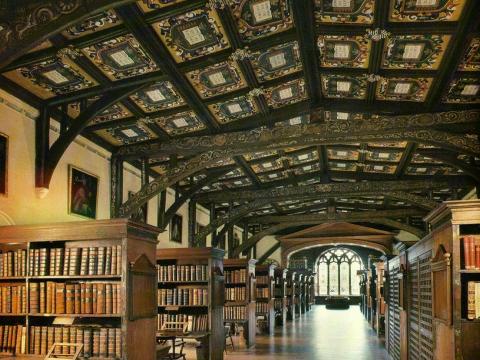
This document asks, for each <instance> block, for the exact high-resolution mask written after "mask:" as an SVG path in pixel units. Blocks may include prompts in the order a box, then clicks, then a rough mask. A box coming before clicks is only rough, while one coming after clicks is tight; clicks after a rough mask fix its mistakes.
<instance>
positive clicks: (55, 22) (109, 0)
mask: <svg viewBox="0 0 480 360" xmlns="http://www.w3.org/2000/svg"><path fill="white" fill-rule="evenodd" d="M133 2H134V0H73V1H51V0H42V1H30V0H15V1H2V3H1V4H0V24H1V26H2V28H1V30H0V43H1V44H2V46H1V47H0V68H3V67H5V66H6V65H8V64H9V63H11V62H12V61H13V60H15V59H18V58H19V57H20V56H22V55H23V54H26V53H27V52H28V51H30V50H31V49H33V48H34V47H36V46H38V45H40V44H41V43H42V42H44V41H45V40H47V39H48V38H49V37H51V36H53V35H55V34H58V33H60V32H61V31H63V30H64V29H66V28H67V27H68V26H71V25H73V24H75V23H78V22H81V21H82V20H85V19H86V18H87V17H89V16H91V15H93V14H95V13H98V12H100V11H104V10H108V9H111V8H113V7H116V6H119V5H123V4H128V3H133Z"/></svg>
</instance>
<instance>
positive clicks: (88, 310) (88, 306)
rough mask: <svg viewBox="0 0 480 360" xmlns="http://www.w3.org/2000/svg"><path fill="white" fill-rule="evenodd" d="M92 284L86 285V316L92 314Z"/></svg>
mask: <svg viewBox="0 0 480 360" xmlns="http://www.w3.org/2000/svg"><path fill="white" fill-rule="evenodd" d="M92 310H93V307H92V284H91V283H86V284H85V314H92Z"/></svg>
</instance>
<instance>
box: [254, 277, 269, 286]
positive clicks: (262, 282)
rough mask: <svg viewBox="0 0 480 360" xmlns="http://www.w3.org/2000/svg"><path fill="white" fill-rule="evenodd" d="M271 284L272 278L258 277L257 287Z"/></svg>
mask: <svg viewBox="0 0 480 360" xmlns="http://www.w3.org/2000/svg"><path fill="white" fill-rule="evenodd" d="M268 284H270V276H268V275H261V276H257V285H268Z"/></svg>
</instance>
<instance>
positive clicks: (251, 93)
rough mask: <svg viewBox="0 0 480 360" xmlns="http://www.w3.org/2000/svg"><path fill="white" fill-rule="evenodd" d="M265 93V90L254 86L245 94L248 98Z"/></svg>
mask: <svg viewBox="0 0 480 360" xmlns="http://www.w3.org/2000/svg"><path fill="white" fill-rule="evenodd" d="M263 94H265V90H264V89H262V88H255V89H252V90H250V91H249V92H248V94H247V96H248V97H249V98H250V99H254V98H255V97H257V96H260V95H263Z"/></svg>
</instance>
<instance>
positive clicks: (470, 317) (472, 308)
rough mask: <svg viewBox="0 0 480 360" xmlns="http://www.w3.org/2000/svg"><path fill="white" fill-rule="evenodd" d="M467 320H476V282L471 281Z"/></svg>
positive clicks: (468, 286) (468, 287)
mask: <svg viewBox="0 0 480 360" xmlns="http://www.w3.org/2000/svg"><path fill="white" fill-rule="evenodd" d="M467 291H468V295H467V296H468V297H467V304H468V305H467V319H468V320H474V319H475V282H474V281H469V282H468V283H467Z"/></svg>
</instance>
